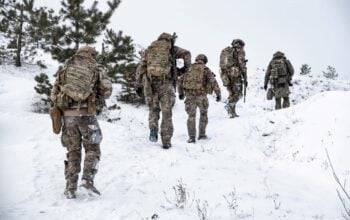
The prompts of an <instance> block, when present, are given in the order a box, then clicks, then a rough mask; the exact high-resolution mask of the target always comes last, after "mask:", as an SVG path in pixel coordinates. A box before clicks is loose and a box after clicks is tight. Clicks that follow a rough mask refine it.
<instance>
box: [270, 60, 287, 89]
mask: <svg viewBox="0 0 350 220" xmlns="http://www.w3.org/2000/svg"><path fill="white" fill-rule="evenodd" d="M270 78H271V82H273V83H277V84H284V83H287V79H288V72H287V66H286V63H285V61H284V59H283V58H280V59H273V60H272V61H271V75H270Z"/></svg>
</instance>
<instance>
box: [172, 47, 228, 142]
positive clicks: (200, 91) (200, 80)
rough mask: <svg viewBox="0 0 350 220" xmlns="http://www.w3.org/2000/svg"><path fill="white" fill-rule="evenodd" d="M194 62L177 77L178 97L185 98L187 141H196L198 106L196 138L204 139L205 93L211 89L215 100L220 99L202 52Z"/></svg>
mask: <svg viewBox="0 0 350 220" xmlns="http://www.w3.org/2000/svg"><path fill="white" fill-rule="evenodd" d="M195 61H196V62H195V63H194V64H192V65H191V66H190V68H189V70H188V71H187V72H186V73H185V74H184V75H182V76H181V77H180V78H179V81H178V91H179V98H180V100H183V99H184V97H186V100H185V109H186V112H187V114H188V119H187V131H188V136H189V139H188V141H187V142H188V143H195V142H196V111H197V107H198V108H199V112H200V118H199V134H198V140H200V139H206V138H207V135H206V132H205V130H206V127H207V124H208V107H209V102H208V98H207V94H211V93H212V92H213V90H214V91H215V94H216V101H217V102H219V101H220V100H221V92H220V88H219V85H218V83H217V81H216V79H215V75H214V73H213V72H212V71H211V70H210V69H209V68H208V67H207V66H206V65H205V64H206V63H207V62H208V58H207V57H206V56H205V55H204V54H199V55H198V56H197V57H196V60H195Z"/></svg>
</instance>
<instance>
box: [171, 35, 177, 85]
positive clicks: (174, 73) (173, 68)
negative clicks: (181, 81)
mask: <svg viewBox="0 0 350 220" xmlns="http://www.w3.org/2000/svg"><path fill="white" fill-rule="evenodd" d="M176 38H177V36H176V33H175V32H174V33H173V35H172V36H171V40H170V42H171V47H170V55H171V78H172V80H173V86H174V89H175V91H176V82H177V69H176V54H175V40H176Z"/></svg>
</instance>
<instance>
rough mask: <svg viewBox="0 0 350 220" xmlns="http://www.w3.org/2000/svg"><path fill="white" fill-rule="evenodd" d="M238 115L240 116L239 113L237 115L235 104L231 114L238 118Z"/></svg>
mask: <svg viewBox="0 0 350 220" xmlns="http://www.w3.org/2000/svg"><path fill="white" fill-rule="evenodd" d="M236 117H239V115H237V113H236V105H234V106H232V107H231V116H230V118H236Z"/></svg>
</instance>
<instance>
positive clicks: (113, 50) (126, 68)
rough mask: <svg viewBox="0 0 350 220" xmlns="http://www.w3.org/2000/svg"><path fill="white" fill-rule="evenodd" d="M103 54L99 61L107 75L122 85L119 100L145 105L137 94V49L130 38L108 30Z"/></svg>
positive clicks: (120, 32)
mask: <svg viewBox="0 0 350 220" xmlns="http://www.w3.org/2000/svg"><path fill="white" fill-rule="evenodd" d="M103 42H104V44H103V48H102V54H101V56H99V61H100V62H101V63H102V64H104V65H105V66H106V67H107V74H108V76H109V77H111V78H112V80H113V82H115V83H119V84H121V85H122V91H121V92H120V94H119V95H118V97H117V99H118V100H119V101H123V102H126V103H134V104H136V103H144V101H143V99H142V98H139V97H138V96H137V94H136V87H135V80H136V60H135V47H134V45H133V40H132V39H131V37H130V36H123V32H122V31H119V32H118V33H116V32H115V31H114V30H111V29H109V30H107V31H106V34H105V39H104V40H103Z"/></svg>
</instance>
